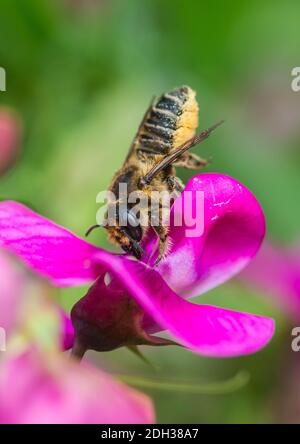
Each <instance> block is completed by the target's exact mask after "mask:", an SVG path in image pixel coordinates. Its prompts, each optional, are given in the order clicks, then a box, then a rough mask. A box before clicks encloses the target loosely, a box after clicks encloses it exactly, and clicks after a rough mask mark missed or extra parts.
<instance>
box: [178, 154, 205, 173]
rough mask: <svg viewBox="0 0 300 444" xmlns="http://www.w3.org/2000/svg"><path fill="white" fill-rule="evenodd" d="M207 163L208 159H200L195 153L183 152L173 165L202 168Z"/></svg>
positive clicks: (191, 168)
mask: <svg viewBox="0 0 300 444" xmlns="http://www.w3.org/2000/svg"><path fill="white" fill-rule="evenodd" d="M208 163H209V161H208V160H205V159H202V158H201V157H199V156H198V155H197V154H194V153H188V152H185V153H184V154H182V155H181V156H180V157H179V159H178V160H177V161H176V162H174V164H173V165H174V166H181V167H183V168H188V169H189V170H202V169H203V168H205V167H206V166H207V164H208Z"/></svg>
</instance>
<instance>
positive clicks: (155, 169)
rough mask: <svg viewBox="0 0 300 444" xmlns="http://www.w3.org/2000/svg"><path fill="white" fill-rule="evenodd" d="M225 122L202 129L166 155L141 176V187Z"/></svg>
mask: <svg viewBox="0 0 300 444" xmlns="http://www.w3.org/2000/svg"><path fill="white" fill-rule="evenodd" d="M223 122H224V120H221V121H220V122H218V123H216V124H215V125H213V126H211V127H210V128H208V129H206V130H203V131H201V133H199V134H196V136H195V137H192V139H190V140H188V141H187V142H185V143H184V144H183V145H181V146H180V147H178V148H177V149H176V151H174V152H173V153H171V154H169V155H167V156H166V157H164V158H163V159H162V160H161V161H160V162H159V163H157V164H156V165H154V167H153V168H151V170H150V171H149V172H148V173H147V174H146V175H145V176H143V177H141V178H140V180H139V185H140V186H141V187H143V186H145V185H149V184H150V183H151V181H152V180H153V179H154V177H155V176H156V175H157V174H158V173H160V172H161V171H162V170H163V169H164V168H166V167H167V166H169V165H171V164H173V163H174V162H176V160H177V159H178V158H179V157H180V156H181V155H182V154H183V153H185V152H186V151H187V150H189V149H190V148H192V147H193V146H195V145H198V143H200V142H202V141H203V140H205V139H207V138H208V137H209V136H210V134H211V133H212V132H213V131H214V130H215V129H216V128H218V126H220V125H221V124H222V123H223Z"/></svg>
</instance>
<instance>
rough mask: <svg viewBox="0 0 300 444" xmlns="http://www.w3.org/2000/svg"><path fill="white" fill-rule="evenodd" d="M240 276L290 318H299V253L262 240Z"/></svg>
mask: <svg viewBox="0 0 300 444" xmlns="http://www.w3.org/2000/svg"><path fill="white" fill-rule="evenodd" d="M240 278H241V279H243V280H244V281H246V282H247V283H248V284H250V285H252V286H254V287H256V288H257V289H258V290H261V291H263V292H266V293H267V294H269V295H271V296H272V297H273V299H274V297H275V298H276V301H277V303H278V305H279V306H280V307H281V308H283V309H284V310H285V311H286V313H287V314H288V315H289V316H290V317H291V318H292V319H293V320H296V321H298V320H299V319H300V252H299V251H297V249H286V248H283V247H279V246H276V245H274V244H271V243H270V242H264V244H263V246H262V248H261V250H260V251H259V253H258V255H257V256H256V258H255V259H254V260H253V261H252V262H251V264H249V266H248V267H247V268H246V269H245V270H244V271H243V273H242V274H241V275H240Z"/></svg>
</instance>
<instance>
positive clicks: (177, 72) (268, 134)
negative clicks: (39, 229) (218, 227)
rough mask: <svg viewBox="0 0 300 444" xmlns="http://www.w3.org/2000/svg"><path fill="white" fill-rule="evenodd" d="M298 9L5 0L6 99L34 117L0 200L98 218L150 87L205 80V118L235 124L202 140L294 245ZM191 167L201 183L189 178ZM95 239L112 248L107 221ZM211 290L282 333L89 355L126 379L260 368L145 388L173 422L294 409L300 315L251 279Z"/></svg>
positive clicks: (160, 0) (196, 84) (215, 298)
mask: <svg viewBox="0 0 300 444" xmlns="http://www.w3.org/2000/svg"><path fill="white" fill-rule="evenodd" d="M299 20H300V3H299V2H297V1H295V0H288V1H285V2H283V1H277V0H273V1H271V0H264V1H263V2H262V1H261V0H253V1H251V2H246V1H240V0H229V1H217V2H209V1H203V0H199V1H197V2H196V1H192V0H185V1H183V0H143V1H141V0H99V1H96V0H94V1H92V0H89V1H88V0H86V1H84V0H64V1H63V0H61V1H54V0H0V66H2V67H4V68H5V69H6V73H7V91H6V92H0V105H1V106H9V107H11V108H12V109H13V110H14V111H15V112H16V113H18V115H19V118H20V120H21V122H22V127H23V136H22V142H21V147H20V153H19V158H18V161H17V162H16V163H15V166H14V168H13V169H11V170H10V171H9V172H8V173H7V174H6V175H5V176H4V177H2V178H1V179H0V198H1V199H16V200H19V201H22V202H24V203H26V204H28V205H30V206H31V207H32V208H34V209H35V210H37V211H38V212H40V213H42V214H43V215H46V216H47V217H49V218H51V219H53V220H55V221H56V222H58V223H60V224H62V225H64V226H66V227H68V228H69V229H71V230H73V231H75V232H76V233H77V234H78V235H83V233H84V232H85V230H86V228H87V227H88V226H90V225H91V224H93V223H94V220H95V214H96V211H97V208H98V207H97V204H96V201H95V198H96V195H97V193H98V192H99V191H101V190H104V189H106V187H107V185H108V183H109V181H110V179H111V177H112V175H113V174H114V172H115V170H116V169H117V168H119V166H120V165H121V163H122V161H123V159H124V157H125V155H126V152H127V149H128V147H129V145H130V143H131V140H132V138H133V136H134V134H135V131H136V129H137V126H138V124H139V122H140V120H141V117H142V115H143V113H144V111H145V108H146V107H147V106H148V104H149V101H150V99H151V97H152V96H153V95H155V94H156V95H158V94H160V93H161V92H163V91H164V90H167V89H169V88H172V87H174V86H179V85H182V84H188V85H190V86H191V87H192V88H193V89H195V90H196V91H197V97H198V100H199V103H200V109H201V111H200V127H201V128H205V127H207V126H209V125H210V124H212V123H214V122H215V121H218V120H219V119H223V118H224V119H225V120H226V124H225V125H224V126H223V128H222V129H220V130H219V131H217V132H216V133H215V134H214V136H213V137H211V138H210V139H209V140H208V141H207V142H205V144H204V145H202V146H201V150H200V151H201V155H202V156H203V157H205V156H207V157H211V158H212V160H213V162H212V164H211V165H210V166H209V168H208V169H207V171H217V172H222V173H226V174H229V175H231V176H233V177H235V178H237V179H238V180H240V181H241V182H243V183H244V184H245V185H246V186H248V187H249V188H250V189H251V190H252V191H253V192H254V193H255V194H256V196H257V197H258V199H259V200H260V202H261V204H262V206H263V208H264V211H265V215H266V218H267V226H268V236H269V239H270V240H271V241H272V242H276V243H281V244H282V245H286V246H288V245H289V246H290V245H294V244H295V243H296V242H298V240H299V238H300V223H299V220H300V205H299V190H300V151H299V143H300V125H299V124H300V92H299V93H296V92H293V91H292V89H291V81H292V77H291V70H292V68H293V67H294V66H299V65H300V59H299V46H300V35H299ZM199 149H200V148H199ZM179 174H180V176H181V177H182V178H183V179H184V180H187V179H188V177H189V174H190V173H189V172H186V171H184V170H180V172H179ZM91 241H93V242H95V243H97V244H98V245H100V246H102V247H105V248H111V246H110V245H108V243H107V241H106V239H105V236H104V234H103V233H101V232H100V231H99V232H98V233H97V235H93V237H92V238H91ZM84 293H85V289H84V288H80V289H75V290H74V289H72V290H59V291H57V298H58V299H59V301H60V302H61V304H62V305H63V306H64V307H65V308H67V309H70V308H71V306H72V304H73V303H74V301H76V300H77V299H78V298H80V297H81V296H82V295H83V294H84ZM201 301H204V302H209V303H213V304H216V305H221V306H224V307H228V308H232V309H238V310H244V311H249V312H252V313H257V314H263V315H267V316H273V317H274V318H275V319H276V322H277V330H276V334H275V337H274V339H273V341H272V342H271V344H270V345H269V346H268V347H267V348H266V349H264V350H263V351H261V352H260V353H258V354H256V355H254V356H249V357H243V358H235V359H227V360H225V359H224V360H222V359H209V358H203V357H200V356H196V355H193V354H192V353H189V352H188V351H186V350H180V349H179V348H178V349H176V348H172V347H170V348H161V349H153V348H152V349H150V348H145V349H144V350H143V352H144V353H145V355H146V356H147V358H148V359H149V360H150V361H151V362H152V363H153V364H154V365H155V366H156V367H157V370H156V371H154V370H153V369H152V368H151V367H148V366H147V365H145V364H144V363H143V362H142V361H140V360H138V359H137V357H135V356H134V355H133V354H131V353H130V352H129V351H127V350H117V351H115V352H112V353H108V354H101V355H97V354H96V353H92V352H90V353H89V354H88V359H91V360H92V361H94V362H96V363H99V364H101V367H102V368H105V369H107V370H109V371H110V372H115V373H118V374H119V373H122V374H128V375H134V376H142V377H149V378H156V377H159V378H168V379H170V380H176V381H178V380H180V381H185V382H190V383H195V384H196V383H211V382H214V381H222V380H226V379H228V378H231V377H232V376H233V375H235V374H236V373H237V372H239V371H241V370H242V371H246V372H248V373H249V375H250V381H249V383H248V384H246V385H245V386H244V387H243V388H241V389H239V390H236V391H233V392H232V393H230V394H228V393H227V394H225V393H224V394H222V393H220V394H218V395H210V396H208V395H204V394H203V395H202V394H191V393H184V392H177V391H164V390H157V389H149V388H144V391H145V392H147V393H149V394H150V395H151V396H152V397H153V399H154V401H155V405H156V409H157V415H158V421H159V422H169V423H188V422H195V423H202V422H209V423H216V422H222V423H228V422H280V421H281V420H283V419H282V417H281V410H282V407H281V406H282V404H283V400H282V392H284V387H285V385H286V383H287V381H286V379H287V378H289V376H288V375H289V370H288V369H287V366H288V364H287V363H288V362H290V356H288V355H289V351H290V342H291V337H290V332H291V328H292V327H293V326H294V325H295V323H293V322H292V321H291V320H290V319H289V317H288V316H287V315H286V314H285V313H284V312H283V311H282V310H281V309H280V308H279V307H278V305H276V304H275V303H273V300H272V299H271V298H270V297H268V298H267V297H265V295H264V294H263V292H262V291H257V290H254V289H253V288H252V287H251V286H249V285H248V284H247V283H245V282H244V281H243V280H237V279H236V280H232V281H231V282H229V283H227V284H225V285H222V286H220V287H218V288H217V289H216V290H213V291H210V292H209V293H207V294H206V295H204V296H202V297H201ZM293 359H294V358H293ZM299 359H300V357H299ZM299 376H300V375H299ZM298 379H299V378H298ZM287 408H288V407H287ZM293 414H294V412H292V411H291V412H290V418H292V416H293ZM288 419H289V412H287V415H285V419H284V420H285V421H286V420H288ZM299 421H300V414H299Z"/></svg>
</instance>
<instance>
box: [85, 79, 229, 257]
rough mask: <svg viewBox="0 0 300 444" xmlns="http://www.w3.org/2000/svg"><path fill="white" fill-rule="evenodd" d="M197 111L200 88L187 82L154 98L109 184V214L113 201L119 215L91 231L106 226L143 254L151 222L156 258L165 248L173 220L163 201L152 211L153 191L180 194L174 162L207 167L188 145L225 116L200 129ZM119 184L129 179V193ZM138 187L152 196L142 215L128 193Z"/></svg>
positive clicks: (126, 248) (114, 239)
mask: <svg viewBox="0 0 300 444" xmlns="http://www.w3.org/2000/svg"><path fill="white" fill-rule="evenodd" d="M198 111H199V107H198V103H197V101H196V94H195V91H193V90H192V89H191V88H190V87H188V86H182V87H180V88H175V89H172V90H171V91H169V92H167V93H164V94H163V95H162V96H160V97H159V98H158V99H154V100H153V101H152V103H151V104H150V106H149V108H148V109H147V111H146V113H145V115H144V118H143V120H142V122H141V124H140V126H139V129H138V131H137V133H136V136H135V138H134V140H133V143H132V145H131V148H130V150H129V152H128V155H127V157H126V159H125V162H124V164H123V166H122V168H121V169H120V170H119V171H118V172H117V173H116V174H115V176H114V178H113V179H112V182H111V185H110V187H109V190H110V191H111V192H112V193H113V195H114V196H115V198H114V199H112V200H111V201H110V202H108V214H109V210H110V206H114V207H117V208H118V209H117V214H116V216H117V217H116V219H115V220H114V222H113V223H110V220H109V219H108V220H107V221H106V222H108V223H106V224H105V225H99V224H97V225H93V226H92V227H91V228H90V229H89V230H88V231H87V235H88V234H89V233H90V232H91V231H92V230H93V229H94V228H97V227H99V226H104V228H105V229H106V230H107V232H108V238H109V240H110V241H111V242H112V243H113V244H115V245H117V246H120V247H121V248H122V249H123V250H124V251H125V252H127V253H130V254H132V255H134V256H135V257H136V258H137V259H140V258H141V257H142V255H143V253H144V252H143V248H142V246H141V243H142V241H143V240H144V237H145V235H146V232H147V230H148V228H149V226H150V225H151V226H152V228H153V229H154V231H155V232H156V234H157V236H158V239H159V245H158V258H157V260H156V262H158V261H159V260H160V259H161V258H162V257H163V256H164V255H165V254H166V252H167V250H168V245H169V242H168V226H167V225H166V224H164V221H163V217H162V208H161V204H160V203H158V207H159V208H160V209H159V211H158V214H157V215H156V217H153V214H151V208H152V207H153V195H157V193H153V192H155V191H156V192H159V193H161V191H167V192H169V193H170V194H172V195H173V196H174V193H175V195H178V194H180V193H181V191H182V190H183V184H182V182H181V180H180V179H179V178H178V177H177V176H176V171H175V167H176V166H182V167H185V168H189V169H195V170H200V169H202V168H204V167H205V166H206V165H207V161H206V160H205V159H202V158H201V157H199V156H197V155H196V154H194V153H190V152H188V150H189V149H190V148H192V147H193V146H195V145H197V144H198V143H200V142H202V141H203V140H204V139H206V138H207V137H208V136H209V135H210V134H211V132H212V131H213V130H215V129H216V128H217V127H218V126H219V125H220V124H221V123H222V122H223V121H221V122H218V123H217V124H215V125H214V126H212V127H210V128H208V129H206V130H203V131H202V132H200V133H199V134H197V135H195V133H196V128H197V126H198ZM120 184H125V185H126V188H127V194H126V195H124V196H123V195H122V196H121V195H120V191H119V190H120ZM133 192H137V193H144V195H146V196H148V197H149V199H148V204H147V205H146V207H145V208H143V210H141V211H140V214H139V217H137V214H136V213H134V212H133V211H132V208H133V204H132V203H130V202H129V201H128V197H127V196H128V195H130V193H133ZM151 199H152V200H151ZM124 204H125V205H124ZM145 216H147V217H145ZM145 220H146V221H147V222H144V221H145ZM153 220H155V222H156V223H153Z"/></svg>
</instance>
